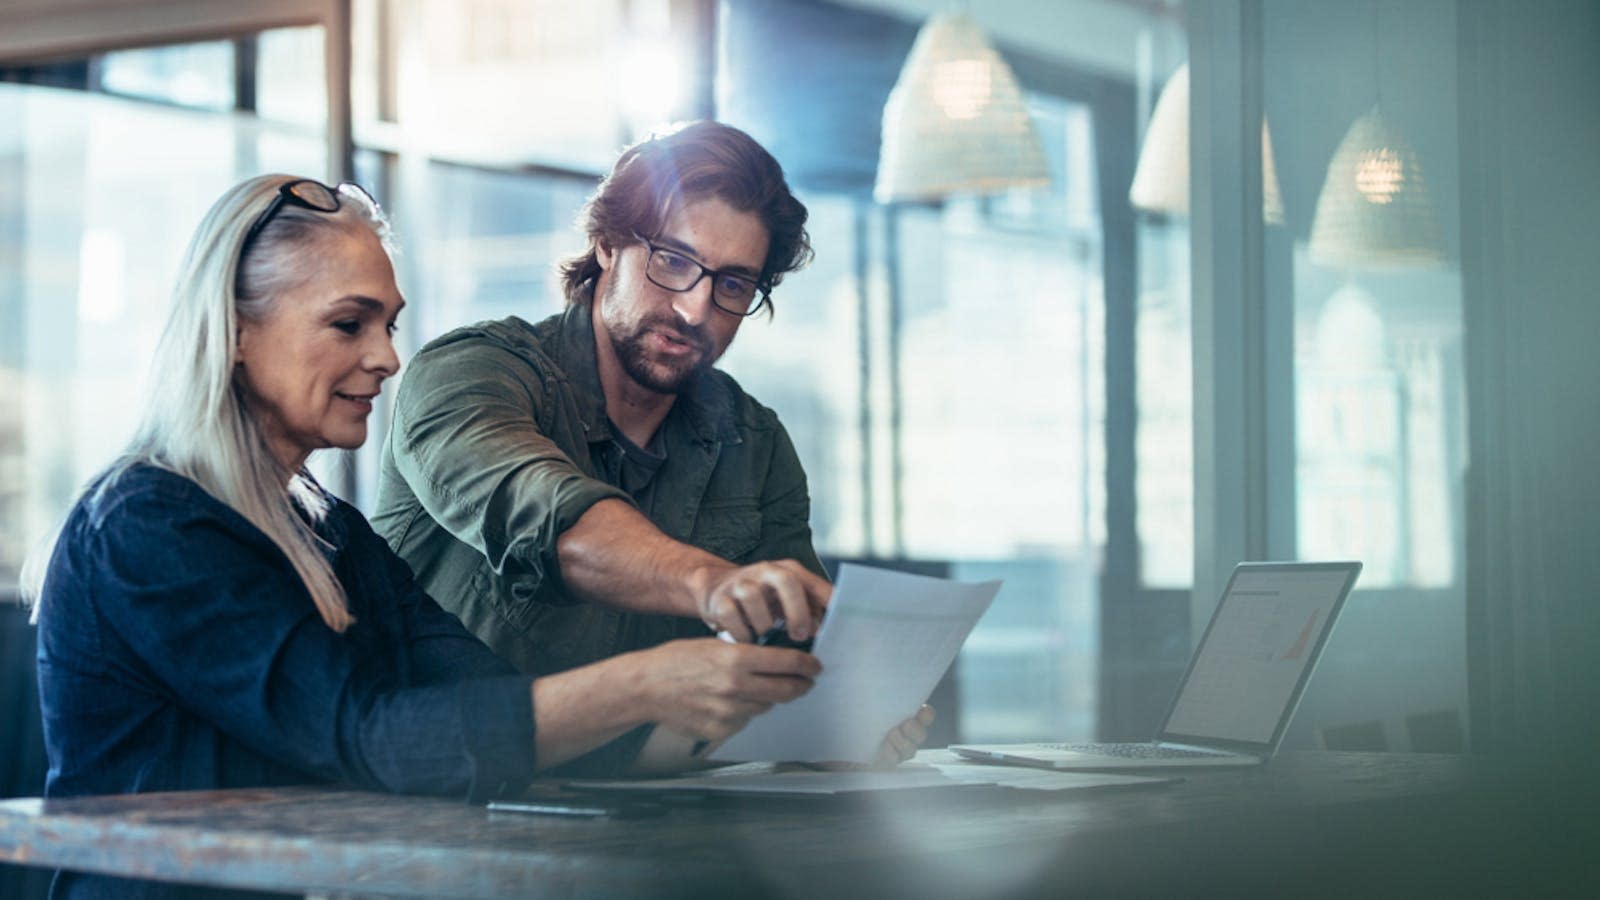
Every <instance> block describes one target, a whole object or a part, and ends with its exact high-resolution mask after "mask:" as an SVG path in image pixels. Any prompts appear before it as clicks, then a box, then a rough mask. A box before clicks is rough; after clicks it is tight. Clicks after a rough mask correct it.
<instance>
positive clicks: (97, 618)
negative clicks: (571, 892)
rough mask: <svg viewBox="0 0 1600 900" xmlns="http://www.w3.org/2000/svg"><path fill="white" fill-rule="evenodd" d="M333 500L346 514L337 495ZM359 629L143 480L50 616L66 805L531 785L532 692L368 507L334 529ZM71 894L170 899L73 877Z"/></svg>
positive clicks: (115, 493)
mask: <svg viewBox="0 0 1600 900" xmlns="http://www.w3.org/2000/svg"><path fill="white" fill-rule="evenodd" d="M330 499H332V498H330ZM318 532H319V534H320V535H321V536H322V537H323V538H324V539H325V540H326V541H327V542H328V544H329V548H330V549H329V551H328V552H329V553H330V559H331V561H332V562H333V565H334V571H335V574H336V575H337V577H338V579H339V581H340V583H341V584H342V585H343V586H344V589H345V591H346V593H347V595H348V597H349V603H350V607H351V611H352V613H353V614H354V616H355V619H356V622H355V624H354V625H352V626H351V627H350V628H349V629H347V630H346V631H345V633H343V634H338V633H336V632H334V631H333V630H332V629H330V628H328V626H327V625H326V624H325V623H324V622H323V621H322V618H321V616H320V615H319V614H318V613H317V610H316V608H315V606H314V605H313V604H312V602H311V598H310V595H309V594H308V593H307V592H306V591H305V589H304V587H303V586H302V584H301V582H300V580H299V578H298V577H297V576H296V575H295V573H294V571H293V569H292V567H291V566H290V564H289V561H288V559H287V558H286V557H285V556H284V555H283V554H282V553H281V552H280V551H279V550H278V549H277V547H276V546H275V545H274V544H273V543H272V542H271V541H270V540H269V539H268V538H267V537H266V535H265V534H263V533H262V532H261V531H259V530H258V529H257V528H255V526H253V525H251V524H250V523H249V522H248V521H247V520H245V519H244V518H243V517H242V516H240V515H239V514H238V513H237V512H236V511H234V510H233V509H232V508H231V507H229V506H227V505H226V504H224V503H222V502H220V501H218V500H217V499H215V498H213V497H212V496H211V495H210V494H208V493H206V492H205V491H204V490H203V489H201V488H200V487H199V486H198V485H196V484H195V483H194V482H192V481H190V480H188V479H186V478H184V477H182V476H179V475H176V474H174V473H172V472H169V471H166V470H163V469H159V468H155V467H153V466H149V465H135V466H133V467H131V468H129V469H127V470H126V471H125V472H123V473H122V474H121V476H120V477H117V478H116V479H115V481H113V482H112V483H111V484H109V485H108V486H107V487H106V488H105V489H104V490H103V491H98V492H97V491H96V490H95V489H94V488H93V487H91V488H90V490H89V491H87V492H86V493H85V495H84V498H83V499H82V500H80V501H79V503H78V504H77V506H76V507H74V509H73V510H72V512H71V514H70V516H69V517H68V519H67V521H66V524H65V527H64V529H63V531H62V534H61V538H60V540H59V542H58V544H57V546H56V550H55V553H54V555H53V557H52V558H51V561H50V566H49V570H48V574H47V576H46V583H45V588H44V592H43V596H42V597H41V598H40V607H39V636H38V667H39V693H40V705H41V708H42V711H43V717H44V736H45V745H46V750H47V752H48V755H49V761H50V771H49V774H48V776H47V780H46V784H45V794H46V796H48V797H67V796H75V795H85V794H114V793H126V792H144V791H167V790H183V789H205V788H237V787H261V786H273V785H283V784H296V783H307V782H342V783H348V784H354V785H358V786H362V787H368V788H375V789H382V790H389V791H396V792H405V793H427V794H441V795H453V796H459V797H464V798H469V799H473V800H480V799H484V798H487V797H491V796H496V795H501V794H507V793H514V792H520V791H521V790H523V789H524V788H525V786H526V785H527V783H528V781H529V779H530V778H531V777H532V775H533V769H534V751H533V745H534V723H533V710H532V704H531V701H530V693H529V684H530V679H529V677H528V676H526V675H520V674H516V672H515V670H514V669H512V668H511V667H510V666H508V665H507V664H506V663H504V662H502V661H501V660H499V659H498V658H497V657H496V656H495V655H494V654H493V653H492V652H491V651H490V650H489V649H488V648H487V647H485V646H484V645H483V644H482V643H481V642H480V641H478V640H477V639H476V638H474V637H473V636H472V635H471V634H469V633H468V632H467V631H466V629H465V628H463V627H462V625H461V623H460V622H458V621H457V620H456V619H455V618H454V617H453V616H451V615H449V614H448V613H446V612H444V611H442V610H441V609H440V608H439V607H438V606H437V605H436V604H435V603H434V602H433V601H432V600H431V599H429V597H428V596H427V595H426V594H425V593H424V592H423V591H422V590H421V589H420V588H419V587H418V586H417V585H416V583H415V582H414V581H413V579H412V577H411V572H410V570H409V569H408V568H407V566H406V565H405V563H404V562H403V561H402V560H400V559H399V558H398V557H397V556H395V555H394V553H393V552H392V551H391V550H390V549H389V547H388V545H387V544H385V543H384V541H383V539H382V538H380V537H378V536H377V535H376V534H375V533H373V531H372V529H371V528H370V527H369V526H368V524H367V522H366V520H365V519H364V518H363V517H362V516H361V514H360V513H359V512H358V511H356V510H355V509H354V508H353V507H350V506H349V505H347V504H344V503H342V502H339V501H337V500H332V509H331V510H330V512H329V514H328V515H327V517H326V518H325V519H324V521H323V522H322V523H321V524H320V525H319V526H318ZM56 888H57V890H56V891H55V894H56V895H57V896H61V895H71V896H130V895H143V894H147V893H150V892H151V891H153V890H155V888H154V886H152V885H140V884H137V883H130V882H120V881H116V880H113V879H104V878H99V877H80V876H76V875H69V874H66V873H63V876H62V877H61V878H58V883H57V885H56Z"/></svg>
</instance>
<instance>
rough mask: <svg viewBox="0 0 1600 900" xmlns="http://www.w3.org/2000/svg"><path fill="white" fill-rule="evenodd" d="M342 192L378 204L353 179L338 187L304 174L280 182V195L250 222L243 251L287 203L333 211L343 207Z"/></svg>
mask: <svg viewBox="0 0 1600 900" xmlns="http://www.w3.org/2000/svg"><path fill="white" fill-rule="evenodd" d="M341 195H342V196H346V197H349V198H351V199H353V200H355V201H356V202H358V203H365V204H368V205H369V206H373V207H376V206H377V205H378V201H376V200H374V199H372V195H371V194H369V193H367V192H366V189H365V188H363V187H362V186H361V185H359V184H356V183H355V182H353V181H346V182H344V183H342V184H340V185H339V186H338V187H328V186H327V185H325V184H323V183H322V182H320V181H317V180H315V179H312V178H301V179H299V180H298V181H290V182H286V183H284V184H283V185H280V186H279V187H278V195H277V196H275V197H273V198H272V202H271V203H269V204H267V208H266V209H265V210H263V211H262V213H261V215H259V216H256V220H255V221H254V222H252V223H250V230H249V231H247V232H245V234H244V242H243V243H241V244H240V245H239V247H240V251H239V252H240V253H241V254H242V253H243V252H244V250H245V248H248V247H249V246H250V244H251V242H252V241H254V240H255V239H256V238H257V237H258V236H259V235H260V234H261V230H262V229H264V228H266V227H267V223H269V222H271V221H272V217H273V216H275V215H277V214H278V213H279V211H281V210H282V209H283V207H284V204H288V203H292V204H294V205H295V206H300V207H304V208H305V209H310V210H315V211H317V212H325V213H332V212H338V211H339V202H340V199H339V198H340V196H341Z"/></svg>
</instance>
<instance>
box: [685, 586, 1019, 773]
mask: <svg viewBox="0 0 1600 900" xmlns="http://www.w3.org/2000/svg"><path fill="white" fill-rule="evenodd" d="M999 590H1000V582H999V581H985V582H981V583H974V584H966V583H962V582H956V581H948V580H946V579H943V578H930V577H928V576H926V575H908V574H905V573H903V572H891V571H889V570H887V569H874V568H871V567H869V566H860V565H853V564H850V563H845V564H843V565H841V566H840V567H839V580H838V582H837V583H836V584H835V585H834V590H833V600H832V601H831V602H830V603H829V605H828V614H827V615H826V616H825V617H824V618H823V620H822V627H821V628H820V629H818V631H817V640H816V643H815V644H814V645H813V647H812V652H813V653H815V654H816V656H817V660H818V661H819V662H821V663H822V674H821V675H820V676H818V678H817V682H816V684H815V685H814V686H812V688H811V691H810V692H809V693H807V694H806V695H805V696H803V697H801V698H800V699H798V700H795V701H794V702H793V703H785V704H782V705H779V706H775V707H773V708H772V709H770V710H768V711H767V712H765V713H763V714H761V715H759V716H757V717H755V718H754V719H752V720H750V724H748V725H746V726H745V727H744V730H742V731H740V732H739V733H738V734H735V735H734V736H733V737H731V738H729V739H728V740H727V741H726V742H725V743H723V744H722V746H720V747H718V748H716V749H715V750H713V751H712V753H711V758H712V759H717V760H763V759H766V760H794V761H799V762H824V761H830V760H838V761H844V762H870V761H871V760H872V759H873V757H874V756H876V755H877V752H878V747H879V745H880V744H882V743H883V738H884V736H885V735H887V734H888V733H889V729H890V728H893V727H894V726H895V725H898V724H899V723H900V722H902V721H904V720H905V719H906V718H907V717H908V716H910V715H912V714H913V713H915V712H916V711H917V707H919V706H920V705H921V704H922V703H923V702H924V701H926V700H927V699H928V695H929V694H931V693H933V688H934V686H935V685H936V684H938V683H939V678H940V676H942V675H943V674H944V672H945V670H946V669H948V668H949V667H950V663H951V662H952V661H953V660H954V659H955V657H956V652H957V651H958V650H960V649H961V644H962V642H963V641H965V640H966V639H967V635H968V634H969V633H971V631H972V627H973V626H974V625H976V624H977V622H978V618H979V617H980V616H982V615H983V613H984V611H985V610H987V609H988V608H989V604H990V603H991V602H993V601H994V596H995V594H996V593H997V592H998V591H999Z"/></svg>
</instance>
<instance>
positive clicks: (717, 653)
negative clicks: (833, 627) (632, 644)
mask: <svg viewBox="0 0 1600 900" xmlns="http://www.w3.org/2000/svg"><path fill="white" fill-rule="evenodd" d="M640 654H641V655H648V656H649V660H648V666H647V667H646V668H645V669H644V670H643V671H644V672H645V673H646V683H645V684H644V685H643V689H644V691H645V692H646V693H647V694H648V698H649V709H650V710H651V716H652V718H654V720H655V721H656V722H657V723H658V724H660V726H661V727H663V728H667V729H670V730H672V731H675V732H677V733H679V734H682V735H685V736H688V737H692V738H694V739H696V740H697V741H707V742H712V743H718V742H721V741H723V740H726V739H727V738H728V737H729V736H730V735H732V734H733V733H734V732H736V731H738V730H739V729H740V728H743V727H744V725H745V723H746V722H748V721H750V720H751V719H752V718H754V717H755V716H757V715H759V714H760V713H763V712H766V711H767V710H768V709H770V708H771V707H772V705H773V704H774V703H787V702H789V701H790V700H793V699H795V698H796V697H799V696H801V695H802V694H804V693H805V692H806V691H809V690H811V684H812V682H813V681H814V680H815V679H816V677H817V675H818V674H819V673H821V672H822V664H821V663H819V662H817V658H816V657H815V656H812V655H811V654H809V653H805V652H803V651H800V650H789V649H782V648H778V647H753V646H750V645H748V644H729V643H727V642H725V641H719V640H717V639H715V638H694V639H689V640H678V641H668V642H667V643H665V644H662V645H660V646H658V647H653V648H651V649H649V650H643V651H640Z"/></svg>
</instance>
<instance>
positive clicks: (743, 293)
mask: <svg viewBox="0 0 1600 900" xmlns="http://www.w3.org/2000/svg"><path fill="white" fill-rule="evenodd" d="M634 237H636V238H638V239H639V242H640V243H641V244H644V245H645V247H646V248H647V249H649V251H650V259H649V260H648V261H647V262H646V263H645V265H644V277H646V278H648V279H650V283H651V284H654V285H655V286H656V287H660V288H666V289H667V290H669V291H672V292H674V293H678V294H681V293H684V292H685V291H690V290H693V289H694V286H695V285H697V284H699V283H700V279H702V278H707V277H709V278H710V279H711V302H712V303H713V304H714V305H715V306H716V307H717V309H720V310H722V311H723V312H725V313H727V314H728V315H730V316H750V315H754V314H755V313H757V312H760V310H761V307H763V306H765V305H766V303H767V296H768V294H767V291H765V290H763V289H762V288H761V287H760V285H758V284H756V281H755V279H753V278H751V277H749V276H748V275H737V274H735V273H733V272H728V271H725V270H722V269H708V268H706V267H705V266H702V265H700V264H699V263H698V262H695V261H694V260H693V259H690V258H689V257H688V256H685V255H684V254H682V253H679V252H678V251H676V250H670V249H668V248H666V247H662V246H660V245H659V244H656V243H653V242H652V241H651V240H650V239H649V238H647V237H644V236H643V235H640V234H637V233H636V234H634ZM757 294H759V295H760V299H757Z"/></svg>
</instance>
